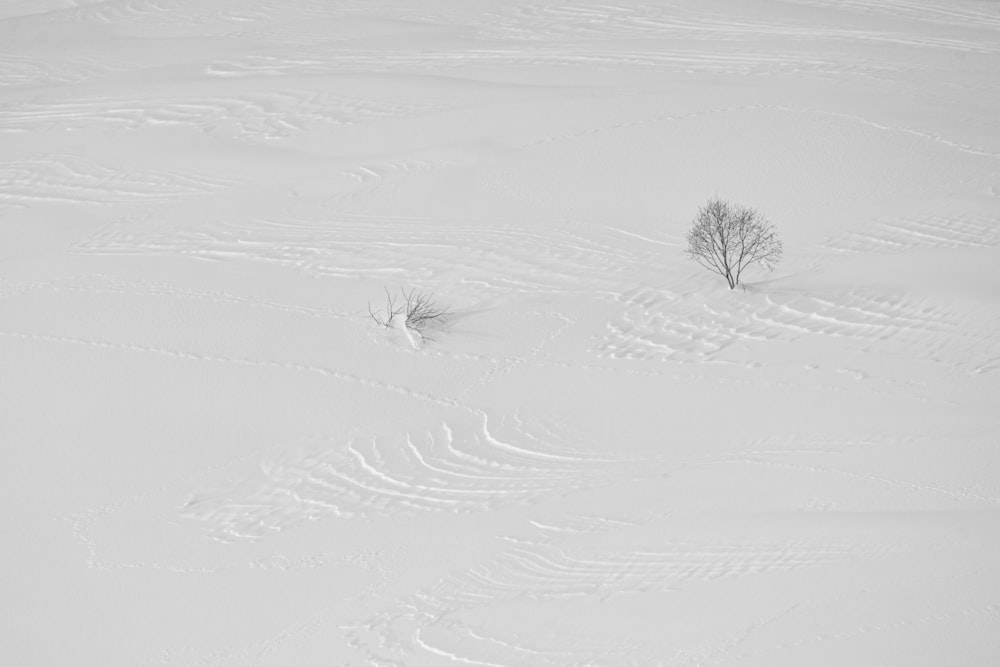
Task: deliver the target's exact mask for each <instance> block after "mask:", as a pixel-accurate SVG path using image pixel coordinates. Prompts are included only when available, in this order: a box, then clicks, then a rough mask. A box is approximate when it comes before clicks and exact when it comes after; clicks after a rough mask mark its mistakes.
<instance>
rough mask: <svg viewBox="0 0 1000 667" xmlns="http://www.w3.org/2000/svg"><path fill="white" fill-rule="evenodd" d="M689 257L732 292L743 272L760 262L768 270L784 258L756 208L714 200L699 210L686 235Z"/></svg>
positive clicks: (772, 230) (779, 243)
mask: <svg viewBox="0 0 1000 667" xmlns="http://www.w3.org/2000/svg"><path fill="white" fill-rule="evenodd" d="M687 242H688V245H687V254H688V257H690V258H691V259H693V260H695V261H696V262H698V263H699V264H701V265H702V266H704V267H705V268H706V269H710V270H712V271H715V272H717V273H718V274H719V275H721V276H722V277H723V278H725V279H726V282H728V283H729V289H733V288H735V287H736V286H737V285H739V284H740V276H741V275H742V274H743V269H745V268H747V267H748V266H750V265H751V264H755V263H758V262H759V263H760V264H763V265H764V266H765V267H767V269H768V270H771V269H773V268H774V267H775V266H777V264H778V261H779V260H780V259H781V241H780V240H779V239H778V236H777V233H776V232H775V230H774V227H773V226H772V225H771V223H770V222H768V221H767V219H766V218H764V216H762V215H761V214H760V213H758V212H757V210H756V209H752V208H747V207H745V206H740V205H734V204H730V203H729V202H727V201H725V200H723V199H720V198H719V197H714V198H712V199H709V200H708V203H707V204H705V205H704V206H702V207H701V208H700V209H699V210H698V215H697V216H696V217H695V219H694V221H693V222H692V223H691V229H690V230H689V231H688V233H687Z"/></svg>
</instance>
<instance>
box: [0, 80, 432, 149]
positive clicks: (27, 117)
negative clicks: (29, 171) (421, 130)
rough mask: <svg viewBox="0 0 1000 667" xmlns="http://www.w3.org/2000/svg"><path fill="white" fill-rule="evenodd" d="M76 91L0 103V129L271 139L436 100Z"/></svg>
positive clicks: (400, 112)
mask: <svg viewBox="0 0 1000 667" xmlns="http://www.w3.org/2000/svg"><path fill="white" fill-rule="evenodd" d="M219 88H220V87H219V86H214V87H213V89H212V90H209V91H206V93H205V94H204V95H199V96H191V97H187V98H185V97H184V96H180V95H177V96H155V95H151V96H149V97H139V96H137V97H95V98H92V99H87V98H80V97H74V98H72V99H68V100H59V99H54V100H52V99H50V100H45V101H38V100H26V101H20V102H11V103H8V104H6V105H3V106H0V132H5V131H6V132H18V133H23V132H34V131H37V130H39V129H46V130H55V129H59V130H66V129H72V130H81V129H90V128H118V127H121V128H125V129H128V130H138V129H142V128H149V127H154V126H161V125H169V126H177V127H194V128H197V129H199V130H201V131H203V132H206V133H219V134H228V135H233V136H235V137H238V138H240V139H243V140H247V141H266V142H270V141H273V140H277V139H284V138H287V137H290V136H293V135H296V134H301V133H303V132H306V131H309V130H311V129H315V128H317V127H323V126H349V125H355V124H359V123H366V122H371V121H376V120H385V119H391V118H411V117H414V116H418V115H420V114H422V113H427V112H429V111H433V110H440V109H442V108H443V107H442V106H440V105H432V104H420V103H405V102H390V101H381V100H372V99H365V98H355V97H350V96H344V95H337V94H334V93H331V92H328V91H323V90H302V89H290V90H287V91H282V90H259V91H258V90H253V89H251V90H247V91H239V92H236V91H234V93H233V94H232V95H228V96H226V95H220V94H219V92H220V91H219Z"/></svg>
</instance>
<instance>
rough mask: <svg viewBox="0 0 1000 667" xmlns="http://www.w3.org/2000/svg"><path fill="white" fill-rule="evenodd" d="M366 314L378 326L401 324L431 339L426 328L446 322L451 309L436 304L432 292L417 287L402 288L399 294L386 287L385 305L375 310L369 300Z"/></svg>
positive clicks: (390, 326)
mask: <svg viewBox="0 0 1000 667" xmlns="http://www.w3.org/2000/svg"><path fill="white" fill-rule="evenodd" d="M368 314H369V315H371V317H372V319H373V320H375V322H377V323H378V324H379V325H380V326H383V327H386V328H387V329H388V328H392V327H397V326H403V327H405V328H406V329H407V330H409V331H413V332H416V333H417V334H418V335H419V336H420V338H421V339H423V340H432V339H431V338H430V337H429V336H428V335H427V330H428V328H429V327H430V326H431V325H432V324H434V323H442V324H443V323H444V322H447V320H448V316H449V315H450V314H451V311H449V310H448V309H447V308H443V307H441V306H438V305H437V304H436V303H435V302H434V295H433V294H430V293H426V292H421V291H419V290H417V289H411V290H410V291H409V292H407V291H406V290H404V289H402V288H401V289H400V290H399V294H393V293H392V292H390V291H389V290H388V288H386V289H385V306H383V308H382V309H381V310H378V311H376V310H373V309H372V304H371V302H369V303H368Z"/></svg>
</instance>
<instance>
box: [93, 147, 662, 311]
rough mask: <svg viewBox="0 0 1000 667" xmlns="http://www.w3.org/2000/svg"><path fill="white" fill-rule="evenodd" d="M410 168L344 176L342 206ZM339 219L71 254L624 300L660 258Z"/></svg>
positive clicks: (101, 239)
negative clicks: (184, 258)
mask: <svg viewBox="0 0 1000 667" xmlns="http://www.w3.org/2000/svg"><path fill="white" fill-rule="evenodd" d="M423 166H424V168H427V165H423ZM410 167H415V168H420V167H421V165H420V164H416V165H406V164H400V165H385V164H383V165H378V166H376V165H372V166H371V167H365V168H359V169H358V170H355V171H353V172H351V173H347V174H344V175H345V176H346V177H347V178H348V179H349V181H348V183H349V186H348V188H347V189H346V191H345V194H344V195H343V196H342V197H338V198H337V204H338V205H340V203H341V202H342V201H348V203H349V202H350V201H351V200H356V199H358V198H364V197H366V196H373V190H377V189H378V188H383V187H391V186H389V185H387V183H388V182H389V181H391V179H392V178H394V177H397V176H399V175H400V173H401V172H405V171H408V170H409V168H410ZM332 217H333V218H334V221H335V224H332V223H331V221H330V220H329V219H286V220H282V221H277V220H255V219H246V220H223V221H216V220H209V221H205V222H203V223H201V224H200V225H198V226H185V227H184V228H179V229H171V228H170V227H169V226H152V225H150V226H143V225H136V224H132V223H130V222H127V221H122V222H121V223H119V224H113V225H108V226H107V227H105V228H104V229H103V230H101V231H100V232H98V233H96V234H94V235H92V236H91V237H89V238H88V239H86V240H84V241H82V242H80V243H78V244H77V245H76V246H75V248H74V249H75V251H76V252H79V253H85V254H106V253H108V254H110V253H114V254H118V253H126V254H139V255H141V254H164V255H190V256H196V257H209V258H211V257H218V258H229V259H243V260H251V261H261V262H266V263H273V264H277V265H281V266H286V267H289V268H294V269H295V270H297V271H299V272H302V273H304V274H306V275H310V276H320V277H342V278H370V279H382V280H390V281H392V282H394V283H397V282H410V283H412V284H422V285H435V284H444V283H448V284H450V285H455V284H456V283H457V284H461V285H463V286H465V288H466V289H467V290H474V291H475V292H477V293H479V294H482V292H484V291H488V292H501V293H511V292H519V293H535V294H537V293H539V292H593V291H598V292H601V291H607V292H611V293H618V292H620V290H621V285H622V284H631V283H633V281H634V275H635V272H636V271H637V269H642V268H643V267H645V266H648V265H650V263H651V262H653V261H655V260H656V256H657V255H656V250H657V249H656V248H655V247H651V246H650V245H649V244H644V243H641V242H634V241H633V242H631V243H629V244H622V243H620V242H618V239H614V238H603V237H601V236H597V235H585V234H581V233H579V232H578V231H574V230H572V229H569V228H563V229H559V228H555V229H553V228H539V227H537V226H533V225H523V224H511V223H500V222H497V223H488V222H477V223H465V222H448V221H442V220H436V219H433V218H406V217H400V216H395V217H392V216H385V217H382V216H368V215H352V214H344V213H333V214H332Z"/></svg>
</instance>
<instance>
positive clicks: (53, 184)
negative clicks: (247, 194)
mask: <svg viewBox="0 0 1000 667" xmlns="http://www.w3.org/2000/svg"><path fill="white" fill-rule="evenodd" d="M235 184H236V182H235V181H233V180H230V179H224V178H217V177H211V178H209V177H201V176H192V175H188V174H183V175H182V174H177V173H172V172H166V171H158V170H157V171H152V170H145V171H133V170H124V169H116V168H114V167H109V166H106V165H102V164H99V163H97V162H94V161H93V160H90V159H86V158H83V157H81V156H78V155H52V156H49V157H47V158H45V159H33V160H23V161H16V162H7V163H4V164H0V185H2V187H0V206H4V205H7V206H16V207H26V206H29V205H31V204H34V203H37V202H55V203H65V204H133V203H160V202H170V201H174V200H177V199H179V198H191V197H200V196H204V195H208V194H213V193H216V192H219V191H220V190H223V189H225V188H228V187H231V186H233V185H235Z"/></svg>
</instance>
